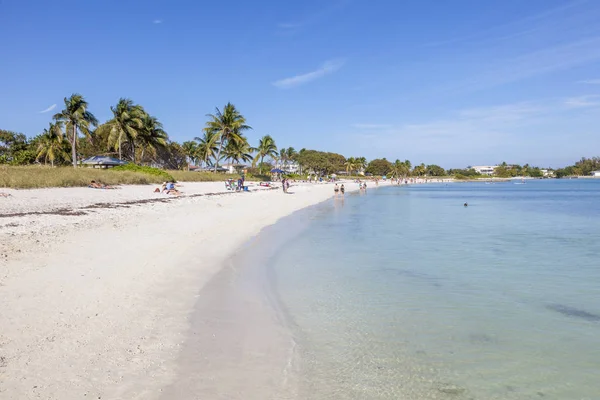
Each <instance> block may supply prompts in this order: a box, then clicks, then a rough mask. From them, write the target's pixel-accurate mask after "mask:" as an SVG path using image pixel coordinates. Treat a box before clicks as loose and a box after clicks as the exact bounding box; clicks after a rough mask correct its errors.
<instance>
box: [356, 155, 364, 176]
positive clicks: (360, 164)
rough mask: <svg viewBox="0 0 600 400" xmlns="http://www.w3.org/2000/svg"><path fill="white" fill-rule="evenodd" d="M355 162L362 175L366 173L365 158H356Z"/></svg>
mask: <svg viewBox="0 0 600 400" xmlns="http://www.w3.org/2000/svg"><path fill="white" fill-rule="evenodd" d="M354 161H356V167H355V168H356V169H357V170H358V171H359V172H361V173H362V172H364V171H365V169H366V168H367V159H366V158H365V157H356V158H355V159H354Z"/></svg>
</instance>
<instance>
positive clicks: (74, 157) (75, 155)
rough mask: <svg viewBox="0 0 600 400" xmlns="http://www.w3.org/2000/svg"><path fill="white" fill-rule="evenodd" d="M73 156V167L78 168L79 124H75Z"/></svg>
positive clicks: (72, 145)
mask: <svg viewBox="0 0 600 400" xmlns="http://www.w3.org/2000/svg"><path fill="white" fill-rule="evenodd" d="M71 157H73V168H77V125H76V124H73V143H72V144H71Z"/></svg>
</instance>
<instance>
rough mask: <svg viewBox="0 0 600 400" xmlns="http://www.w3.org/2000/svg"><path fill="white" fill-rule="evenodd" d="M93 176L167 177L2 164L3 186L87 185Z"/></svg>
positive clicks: (113, 180) (124, 181) (103, 179)
mask: <svg viewBox="0 0 600 400" xmlns="http://www.w3.org/2000/svg"><path fill="white" fill-rule="evenodd" d="M163 172H164V171H163ZM167 175H168V174H167ZM92 180H94V181H96V182H99V183H103V184H106V185H147V184H151V183H162V182H164V181H165V180H167V179H165V178H164V177H163V176H162V175H161V176H157V175H150V174H148V173H144V172H137V171H118V170H117V171H114V170H112V169H94V168H73V167H56V168H52V167H45V166H37V165H31V166H9V165H0V187H3V188H14V189H33V188H48V187H73V186H87V185H89V183H90V181H92Z"/></svg>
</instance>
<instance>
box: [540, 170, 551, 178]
mask: <svg viewBox="0 0 600 400" xmlns="http://www.w3.org/2000/svg"><path fill="white" fill-rule="evenodd" d="M540 171H542V174H544V178H552V177H554V171H552V170H551V169H541V170H540Z"/></svg>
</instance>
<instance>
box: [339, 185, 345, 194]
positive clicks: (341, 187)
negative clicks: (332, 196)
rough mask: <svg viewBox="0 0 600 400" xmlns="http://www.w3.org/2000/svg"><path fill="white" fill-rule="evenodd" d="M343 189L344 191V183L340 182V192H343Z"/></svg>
mask: <svg viewBox="0 0 600 400" xmlns="http://www.w3.org/2000/svg"><path fill="white" fill-rule="evenodd" d="M345 191H346V189H345V188H344V184H343V183H342V186H340V192H342V194H344V192H345Z"/></svg>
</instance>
